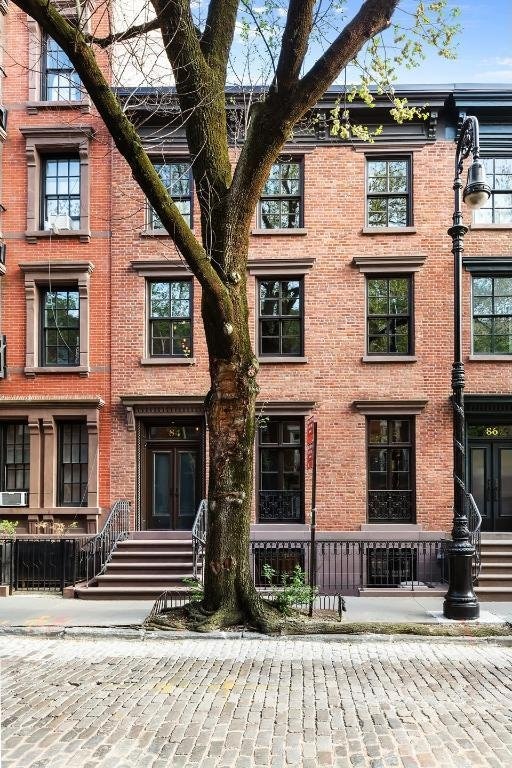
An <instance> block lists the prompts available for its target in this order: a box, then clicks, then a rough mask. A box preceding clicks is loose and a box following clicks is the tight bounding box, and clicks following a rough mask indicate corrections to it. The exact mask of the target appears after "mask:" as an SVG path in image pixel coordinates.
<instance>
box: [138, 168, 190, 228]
mask: <svg viewBox="0 0 512 768" xmlns="http://www.w3.org/2000/svg"><path fill="white" fill-rule="evenodd" d="M154 166H155V169H156V171H157V172H158V175H159V176H160V178H161V179H162V182H163V185H164V187H165V188H166V189H167V191H168V192H169V195H170V196H171V197H172V199H173V201H174V202H175V204H176V206H177V208H178V210H179V212H180V213H181V215H182V216H183V218H184V219H185V221H186V222H187V224H188V225H189V227H191V226H192V170H191V167H190V163H188V162H185V161H183V160H179V161H178V160H177V161H174V162H172V163H171V162H169V163H155V164H154ZM148 228H149V229H164V226H163V224H162V222H161V221H160V219H159V218H158V216H157V214H156V212H155V211H154V210H153V208H152V207H151V206H149V208H148Z"/></svg>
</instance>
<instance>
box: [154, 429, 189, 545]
mask: <svg viewBox="0 0 512 768" xmlns="http://www.w3.org/2000/svg"><path fill="white" fill-rule="evenodd" d="M201 435H202V430H201V429H198V428H197V426H196V425H194V424H182V425H176V424H172V423H171V424H169V423H168V424H152V425H148V426H147V427H146V436H147V439H146V447H145V477H146V481H145V494H144V500H145V503H144V506H145V527H146V528H147V529H148V530H190V529H191V528H192V525H193V522H194V518H195V515H196V511H197V507H198V504H199V501H200V492H201V475H202V473H201V453H202V452H201V444H200V441H201Z"/></svg>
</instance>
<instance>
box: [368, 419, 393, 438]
mask: <svg viewBox="0 0 512 768" xmlns="http://www.w3.org/2000/svg"><path fill="white" fill-rule="evenodd" d="M368 440H369V442H370V443H387V441H388V422H387V421H386V420H385V419H368Z"/></svg>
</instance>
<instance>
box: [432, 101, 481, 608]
mask: <svg viewBox="0 0 512 768" xmlns="http://www.w3.org/2000/svg"><path fill="white" fill-rule="evenodd" d="M479 152H480V147H479V142H478V121H477V119H476V117H472V116H471V117H466V119H465V120H464V122H463V124H462V128H461V131H460V136H459V140H458V142H457V150H456V153H455V181H454V182H453V191H454V192H455V206H454V211H453V225H452V226H451V227H450V229H449V230H448V234H449V235H450V237H451V238H452V253H453V259H454V265H453V290H454V300H453V365H452V405H453V528H452V541H451V543H450V546H449V549H448V558H449V577H448V579H449V580H448V592H447V593H446V596H445V600H444V606H443V613H444V616H445V617H446V618H447V619H459V620H467V619H477V618H478V616H479V615H480V606H479V604H478V600H477V597H476V595H475V592H474V590H473V579H472V564H473V556H474V554H475V549H474V547H473V545H472V543H471V539H470V533H469V528H468V518H467V513H466V495H467V494H466V461H465V424H464V363H463V360H462V253H463V251H464V235H465V234H466V232H467V231H468V229H467V227H465V226H464V224H463V223H462V200H464V202H465V203H466V204H467V205H468V206H469V207H470V208H481V207H482V205H485V203H486V202H487V200H488V199H489V196H490V194H491V190H490V189H489V187H488V186H487V184H486V182H485V171H484V167H483V165H482V163H481V161H480V159H479ZM470 153H472V155H473V162H472V163H471V165H470V167H469V170H468V181H467V184H466V187H465V188H464V192H463V191H462V180H461V174H462V169H463V162H464V160H465V159H466V158H467V157H468V156H469V154H470Z"/></svg>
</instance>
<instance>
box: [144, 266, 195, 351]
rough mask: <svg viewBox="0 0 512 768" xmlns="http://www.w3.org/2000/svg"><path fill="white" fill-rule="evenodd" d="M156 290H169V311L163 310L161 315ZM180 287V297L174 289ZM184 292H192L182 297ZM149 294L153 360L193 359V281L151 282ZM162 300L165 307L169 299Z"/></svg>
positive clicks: (149, 335)
mask: <svg viewBox="0 0 512 768" xmlns="http://www.w3.org/2000/svg"><path fill="white" fill-rule="evenodd" d="M155 286H166V287H167V296H168V305H169V308H168V310H166V309H165V307H164V306H162V309H161V310H160V311H158V312H156V311H155V303H154V299H153V289H154V287H155ZM177 286H181V289H180V290H179V292H178V295H177V296H176V294H175V293H174V291H173V287H177ZM184 288H188V291H187V293H186V294H184V295H182V293H181V291H182V290H183V289H184ZM148 291H149V295H148V307H149V311H148V316H149V333H148V338H149V354H150V357H191V356H192V281H191V280H152V281H150V282H149V288H148ZM157 298H158V297H157ZM159 300H160V301H161V302H162V301H163V302H164V303H165V297H163V298H162V297H160V299H159ZM155 302H156V300H155Z"/></svg>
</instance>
